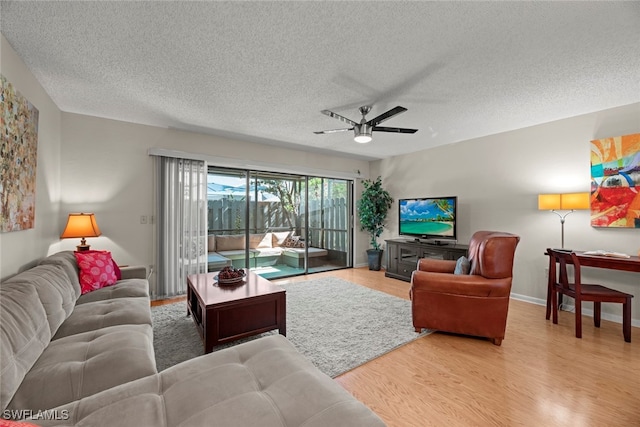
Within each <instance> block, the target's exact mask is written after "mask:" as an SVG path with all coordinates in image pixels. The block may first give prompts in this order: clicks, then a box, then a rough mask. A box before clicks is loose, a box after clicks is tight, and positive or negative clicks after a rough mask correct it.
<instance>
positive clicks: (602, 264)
mask: <svg viewBox="0 0 640 427" xmlns="http://www.w3.org/2000/svg"><path fill="white" fill-rule="evenodd" d="M575 254H576V256H577V257H578V261H580V267H594V268H606V269H609V270H621V271H634V272H636V273H640V257H637V256H632V257H630V258H617V257H612V256H604V255H587V254H585V253H584V251H582V252H576V253H575ZM545 255H547V256H548V255H549V254H548V253H545ZM549 268H551V264H549ZM560 302H561V301H560ZM550 316H551V272H549V279H548V283H547V320H548V319H549V317H550Z"/></svg>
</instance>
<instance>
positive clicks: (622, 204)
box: [591, 133, 640, 228]
mask: <svg viewBox="0 0 640 427" xmlns="http://www.w3.org/2000/svg"><path fill="white" fill-rule="evenodd" d="M591 225H592V226H593V227H629V228H640V133H635V134H632V135H624V136H616V137H613V138H603V139H596V140H594V141H591Z"/></svg>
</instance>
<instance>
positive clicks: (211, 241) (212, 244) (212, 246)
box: [207, 234, 216, 252]
mask: <svg viewBox="0 0 640 427" xmlns="http://www.w3.org/2000/svg"><path fill="white" fill-rule="evenodd" d="M215 251H216V235H215V234H209V236H208V237H207V252H215Z"/></svg>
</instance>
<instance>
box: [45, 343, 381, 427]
mask: <svg viewBox="0 0 640 427" xmlns="http://www.w3.org/2000/svg"><path fill="white" fill-rule="evenodd" d="M56 409H57V410H59V411H62V410H66V411H68V413H69V414H70V415H71V419H70V420H68V421H64V422H63V425H65V426H80V425H83V426H99V425H112V424H113V423H114V419H115V420H117V424H118V425H127V426H129V425H130V426H134V425H135V426H158V427H167V426H178V425H179V426H181V427H195V426H206V425H214V424H215V425H219V426H232V425H256V426H257V425H259V426H261V427H272V426H273V427H276V426H277V427H282V426H303V425H304V426H305V427H325V426H350V427H359V426H363V427H364V426H366V427H376V426H384V423H383V422H382V420H380V418H378V416H376V415H375V414H374V413H373V412H372V411H370V410H369V409H368V408H367V407H366V406H365V405H363V404H362V403H361V402H359V401H357V400H356V399H354V398H353V396H351V394H349V392H347V391H346V390H345V389H344V388H342V387H341V386H340V384H338V383H337V382H335V381H334V380H332V379H331V378H330V377H328V376H327V375H325V374H323V373H322V372H320V371H319V370H318V369H317V368H316V367H315V366H314V365H313V364H312V363H311V362H310V361H309V360H308V359H306V358H305V357H304V356H303V355H302V354H300V353H299V352H298V351H297V350H296V349H295V347H294V346H293V345H292V344H291V343H290V342H289V341H287V339H286V338H284V337H283V336H282V335H271V336H267V337H264V338H259V339H256V340H253V341H250V342H246V343H243V344H238V345H236V346H233V347H230V348H227V349H224V350H219V351H216V352H213V353H209V354H206V355H204V356H200V357H197V358H195V359H191V360H188V361H186V362H183V363H180V364H178V365H175V366H173V367H171V368H168V369H165V370H164V371H162V372H161V373H159V374H156V375H152V376H149V377H147V378H142V379H139V380H137V381H134V382H132V383H129V384H123V385H121V386H118V387H115V388H113V389H111V390H106V391H104V392H102V393H99V394H96V395H94V396H91V397H88V398H85V399H82V400H81V401H79V402H73V403H71V404H69V405H65V406H62V407H60V408H56ZM38 424H42V425H43V426H55V425H59V424H62V423H60V422H59V421H58V422H57V421H55V420H42V421H40V420H38Z"/></svg>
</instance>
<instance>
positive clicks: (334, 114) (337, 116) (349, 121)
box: [320, 110, 358, 126]
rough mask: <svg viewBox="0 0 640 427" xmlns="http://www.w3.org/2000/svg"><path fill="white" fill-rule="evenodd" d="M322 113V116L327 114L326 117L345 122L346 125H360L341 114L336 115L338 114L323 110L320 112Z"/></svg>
mask: <svg viewBox="0 0 640 427" xmlns="http://www.w3.org/2000/svg"><path fill="white" fill-rule="evenodd" d="M320 112H321V113H322V114H325V115H327V116H329V117H333V118H334V119H338V120H340V121H343V122H345V123H348V124H350V125H351V126H355V125H357V124H358V123H356V122H354V121H353V120H351V119H347V118H346V117H344V116H341V115H340V114H336V113H334V112H333V111H329V110H322V111H320Z"/></svg>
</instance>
